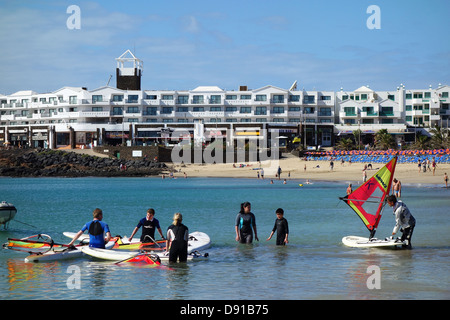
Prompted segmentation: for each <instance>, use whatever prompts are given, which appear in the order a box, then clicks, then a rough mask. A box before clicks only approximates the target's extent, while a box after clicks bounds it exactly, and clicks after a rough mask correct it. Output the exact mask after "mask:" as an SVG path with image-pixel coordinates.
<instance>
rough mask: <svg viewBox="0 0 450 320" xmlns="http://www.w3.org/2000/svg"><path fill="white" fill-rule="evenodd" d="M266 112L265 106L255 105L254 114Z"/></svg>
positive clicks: (264, 113) (258, 114)
mask: <svg viewBox="0 0 450 320" xmlns="http://www.w3.org/2000/svg"><path fill="white" fill-rule="evenodd" d="M266 114H267V107H256V110H255V115H257V116H260V115H266Z"/></svg>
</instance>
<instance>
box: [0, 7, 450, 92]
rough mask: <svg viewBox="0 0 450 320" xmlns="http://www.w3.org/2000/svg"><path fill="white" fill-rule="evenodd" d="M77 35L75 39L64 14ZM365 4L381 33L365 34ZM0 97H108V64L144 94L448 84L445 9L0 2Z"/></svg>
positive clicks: (449, 53) (110, 70) (449, 65)
mask: <svg viewBox="0 0 450 320" xmlns="http://www.w3.org/2000/svg"><path fill="white" fill-rule="evenodd" d="M73 4H74V5H77V6H79V8H80V11H81V15H80V22H81V28H80V29H79V30H76V29H74V30H71V29H69V28H68V27H67V24H66V22H67V20H68V18H69V17H70V16H71V14H68V13H67V12H66V11H67V8H68V7H69V6H70V5H73ZM370 5H377V6H378V7H379V8H380V13H381V15H380V21H381V29H373V30H371V29H369V28H367V25H366V21H367V20H368V19H369V18H370V16H371V13H367V12H366V11H367V8H368V7H369V6H370ZM0 14H1V19H0V43H1V45H0V70H1V72H0V74H1V76H0V94H11V93H14V92H16V91H19V90H34V91H37V92H39V93H43V92H52V91H55V90H57V89H59V88H61V87H64V86H84V87H88V89H95V88H98V87H101V86H104V85H106V83H107V82H108V79H109V77H110V75H112V76H113V77H112V79H111V82H110V85H112V86H115V83H116V79H115V68H116V61H115V58H117V57H119V56H120V55H121V54H122V53H123V52H125V51H126V50H127V49H130V50H132V51H133V52H134V53H135V55H136V56H137V57H138V58H140V59H142V60H143V61H144V73H143V78H142V88H143V89H146V90H164V89H169V90H190V89H194V88H196V87H197V86H201V85H203V86H219V87H221V88H222V89H226V90H237V89H238V88H239V86H240V85H247V86H248V87H249V88H250V89H256V88H260V87H263V86H265V85H274V86H278V87H280V88H284V89H288V88H289V87H290V86H291V84H292V83H293V82H294V81H295V80H297V81H298V88H299V89H303V88H304V89H305V90H323V91H338V90H340V88H341V87H343V88H344V89H345V90H355V89H357V88H358V87H360V86H362V85H369V86H370V87H371V88H372V89H374V90H392V89H394V88H397V86H399V85H400V84H401V83H403V84H404V85H405V86H406V87H407V88H409V89H419V88H428V87H429V85H432V86H433V87H434V88H435V87H437V85H438V84H439V83H442V84H450V81H449V80H450V71H449V70H450V63H449V61H450V41H449V40H448V36H449V31H450V19H449V17H450V1H448V0H428V1H416V0H409V1H407V0H391V1H384V0H383V1H382V0H370V1H368V0H367V1H366V0H352V1H350V0H341V1H300V0H280V1H273V0H272V1H266V0H259V1H258V0H239V1H235V0H227V1H222V0H221V1H214V0H208V1H206V0H204V1H203V0H202V1H196V0H191V1H178V0H167V1H154V0H151V1H149V0H147V1H133V0H128V1H101V0H97V1H95V0H93V1H75V0H71V1H51V0H48V1H41V0H34V1H13V0H2V1H0Z"/></svg>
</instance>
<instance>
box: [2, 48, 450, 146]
mask: <svg viewBox="0 0 450 320" xmlns="http://www.w3.org/2000/svg"><path fill="white" fill-rule="evenodd" d="M116 60H117V64H118V65H117V69H116V79H117V85H116V87H111V86H105V87H100V88H97V89H94V90H88V89H87V88H78V87H76V88H75V87H63V88H61V89H58V90H56V91H54V92H51V93H36V92H33V91H19V92H16V93H14V94H11V95H1V94H0V145H1V144H2V143H3V144H11V145H22V146H23V145H28V146H31V147H38V146H40V147H48V148H53V149H54V148H62V147H69V148H76V147H86V146H90V145H108V144H109V145H115V144H120V143H123V142H127V143H128V144H129V145H130V144H131V145H139V144H144V143H145V144H148V143H153V142H156V141H158V142H165V143H168V142H170V143H176V141H171V139H170V136H171V135H170V133H171V132H174V131H177V130H178V131H180V130H183V131H187V132H189V134H190V136H191V137H192V138H196V139H205V138H206V139H211V138H213V137H220V136H225V135H226V134H227V133H228V134H229V133H230V132H231V133H232V136H244V137H245V136H248V137H249V138H250V137H255V136H259V137H261V136H262V135H268V136H269V137H268V138H269V140H270V133H271V132H273V131H274V130H279V134H280V135H281V139H280V141H279V142H280V143H281V145H283V144H285V143H288V144H289V143H290V141H292V139H293V138H294V137H296V136H301V137H302V144H304V145H305V146H318V145H320V146H323V147H329V146H332V145H333V144H334V141H335V137H336V136H340V135H344V134H351V132H352V131H354V130H356V129H360V130H362V132H363V133H366V134H370V135H371V134H372V133H374V132H376V131H378V130H379V129H381V128H387V129H388V130H389V132H391V133H393V134H396V135H398V137H399V138H398V139H400V140H408V133H413V134H414V131H415V128H414V126H418V127H420V128H429V127H433V126H435V125H441V126H444V127H446V126H447V122H448V118H449V116H450V110H449V104H450V98H449V92H450V87H449V86H439V87H438V88H437V89H432V88H428V89H419V90H407V89H405V88H404V87H403V86H399V88H396V89H395V90H392V91H383V92H375V91H373V90H371V89H370V88H369V87H365V86H363V87H361V88H359V89H357V90H355V91H344V90H343V89H341V91H339V92H334V91H307V90H297V85H296V83H294V85H292V87H291V88H290V89H282V88H278V87H274V86H265V87H262V88H258V89H248V88H247V87H246V86H240V87H239V89H238V90H222V89H221V88H219V87H215V86H205V87H197V88H195V89H193V90H176V91H166V90H145V89H141V88H140V80H141V75H142V61H141V60H139V59H137V58H136V57H135V56H134V55H133V54H132V53H131V52H130V51H129V50H128V51H126V52H125V53H124V54H123V55H122V56H121V57H119V58H117V59H116ZM303 137H306V140H305V139H303Z"/></svg>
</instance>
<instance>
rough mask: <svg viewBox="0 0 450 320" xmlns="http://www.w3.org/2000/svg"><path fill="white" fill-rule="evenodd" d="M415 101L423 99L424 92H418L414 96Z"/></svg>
mask: <svg viewBox="0 0 450 320" xmlns="http://www.w3.org/2000/svg"><path fill="white" fill-rule="evenodd" d="M413 97H414V99H422V97H423V95H422V92H416V93H414V95H413Z"/></svg>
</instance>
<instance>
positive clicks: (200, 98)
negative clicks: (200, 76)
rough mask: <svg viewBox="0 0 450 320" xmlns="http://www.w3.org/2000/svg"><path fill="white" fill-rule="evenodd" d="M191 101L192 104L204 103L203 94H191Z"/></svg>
mask: <svg viewBox="0 0 450 320" xmlns="http://www.w3.org/2000/svg"><path fill="white" fill-rule="evenodd" d="M192 103H193V104H200V103H204V102H203V96H193V97H192Z"/></svg>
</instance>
